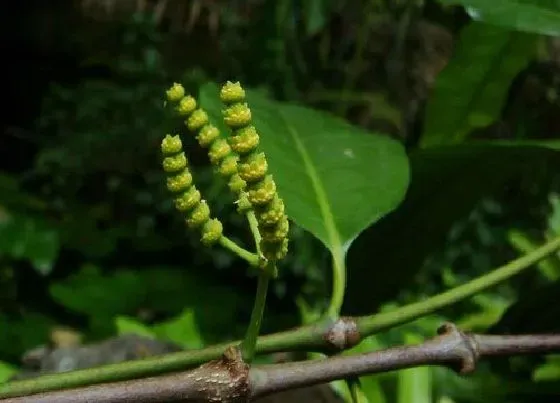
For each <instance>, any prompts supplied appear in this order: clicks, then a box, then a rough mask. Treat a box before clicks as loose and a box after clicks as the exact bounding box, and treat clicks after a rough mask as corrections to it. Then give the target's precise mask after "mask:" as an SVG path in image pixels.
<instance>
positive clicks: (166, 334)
mask: <svg viewBox="0 0 560 403" xmlns="http://www.w3.org/2000/svg"><path fill="white" fill-rule="evenodd" d="M152 330H153V332H154V333H155V334H156V335H157V336H158V337H160V338H162V339H166V340H169V341H172V342H174V343H176V344H177V345H179V346H181V347H183V348H185V349H188V350H193V349H198V348H202V347H204V342H203V340H202V337H201V335H200V331H199V329H198V325H197V323H196V317H195V314H194V312H193V310H192V309H185V310H184V311H183V312H182V313H181V314H180V315H179V316H177V317H176V318H174V319H171V320H169V321H167V322H163V323H159V324H157V325H154V326H153V328H152Z"/></svg>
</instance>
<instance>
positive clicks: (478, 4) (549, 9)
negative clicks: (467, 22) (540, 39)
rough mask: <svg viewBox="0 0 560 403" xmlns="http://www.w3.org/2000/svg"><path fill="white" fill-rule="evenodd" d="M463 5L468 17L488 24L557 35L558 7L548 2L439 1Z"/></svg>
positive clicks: (545, 0)
mask: <svg viewBox="0 0 560 403" xmlns="http://www.w3.org/2000/svg"><path fill="white" fill-rule="evenodd" d="M440 3H442V4H444V5H455V4H460V5H463V6H464V7H465V8H466V9H467V12H468V13H469V15H470V16H471V17H472V18H473V19H475V20H477V21H484V22H486V23H489V24H493V25H497V26H501V27H505V28H510V29H515V30H517V31H524V32H533V33H537V34H543V35H551V36H556V35H559V34H560V4H558V2H554V1H548V0H525V1H523V0H491V1H490V0H440Z"/></svg>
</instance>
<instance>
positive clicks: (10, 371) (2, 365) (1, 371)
mask: <svg viewBox="0 0 560 403" xmlns="http://www.w3.org/2000/svg"><path fill="white" fill-rule="evenodd" d="M17 372H18V369H17V368H16V367H14V366H13V365H11V364H8V363H7V362H3V361H0V383H2V382H7V381H8V380H9V379H10V378H11V377H12V376H14V375H15V374H16V373H17Z"/></svg>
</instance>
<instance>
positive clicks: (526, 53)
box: [421, 22, 536, 147]
mask: <svg viewBox="0 0 560 403" xmlns="http://www.w3.org/2000/svg"><path fill="white" fill-rule="evenodd" d="M535 52H536V37H535V36H534V35H530V34H525V33H519V32H511V31H508V30H506V29H503V28H500V27H494V26H491V25H486V24H483V23H477V22H473V23H471V24H469V25H468V26H466V27H465V28H464V29H463V30H462V32H461V35H460V39H459V44H458V45H457V48H456V50H455V52H454V55H453V58H452V59H451V61H450V62H449V64H448V65H447V66H446V67H445V69H444V70H443V71H442V72H441V73H440V74H439V75H438V77H437V79H436V84H435V88H434V90H433V93H432V96H431V97H430V98H429V100H428V104H427V107H426V120H425V125H424V131H423V135H422V139H421V146H422V147H430V146H435V145H442V144H452V143H458V142H460V141H462V140H463V139H464V138H465V137H467V136H468V135H469V133H470V132H471V131H472V130H473V129H476V128H480V127H485V126H488V125H489V124H491V123H493V122H494V121H495V120H496V119H497V117H498V116H499V115H500V113H501V111H502V108H503V105H504V101H505V99H506V97H507V94H508V90H509V87H510V85H511V81H512V80H513V78H514V77H515V76H516V75H517V74H518V73H519V72H520V71H521V70H522V69H523V68H524V67H526V66H527V64H528V63H529V61H530V60H531V58H532V57H533V56H534V55H535Z"/></svg>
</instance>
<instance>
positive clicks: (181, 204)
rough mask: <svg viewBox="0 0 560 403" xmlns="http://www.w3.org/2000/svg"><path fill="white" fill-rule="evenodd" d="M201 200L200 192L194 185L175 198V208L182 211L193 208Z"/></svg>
mask: <svg viewBox="0 0 560 403" xmlns="http://www.w3.org/2000/svg"><path fill="white" fill-rule="evenodd" d="M199 202H200V192H199V191H198V189H197V188H196V187H194V186H191V188H190V189H189V190H187V191H186V192H185V193H183V194H182V195H180V196H179V197H177V198H175V208H176V209H177V210H179V211H181V212H186V211H189V210H192V209H193V208H194V207H195V206H196V205H197V204H198V203H199Z"/></svg>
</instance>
